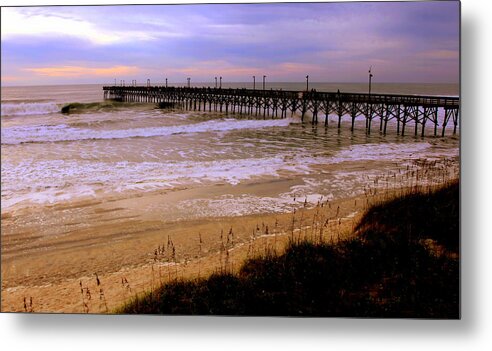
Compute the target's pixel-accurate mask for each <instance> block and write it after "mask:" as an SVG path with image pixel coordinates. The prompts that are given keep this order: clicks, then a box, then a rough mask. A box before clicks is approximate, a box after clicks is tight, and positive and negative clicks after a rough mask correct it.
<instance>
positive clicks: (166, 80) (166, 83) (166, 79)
mask: <svg viewBox="0 0 492 351" xmlns="http://www.w3.org/2000/svg"><path fill="white" fill-rule="evenodd" d="M166 88H167V78H166Z"/></svg>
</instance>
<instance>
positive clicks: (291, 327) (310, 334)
mask: <svg viewBox="0 0 492 351" xmlns="http://www.w3.org/2000/svg"><path fill="white" fill-rule="evenodd" d="M132 2H133V3H136V1H128V2H126V3H132ZM163 2H165V3H182V2H183V1H176V0H174V1H173V0H171V1H166V0H164V1H158V0H144V1H143V3H148V4H150V3H157V4H158V3H163ZM188 2H194V3H197V2H207V3H212V2H225V1H213V0H210V1H199V0H194V1H188ZM230 2H241V1H230ZM248 2H258V1H253V0H249V1H248ZM271 2H273V1H271ZM98 3H99V4H100V3H103V4H116V3H125V2H124V1H121V0H120V1H118V0H99V1H98V0H92V1H80V0H79V1H67V0H65V1H63V0H61V1H58V0H51V1H50V0H44V1H42V0H39V1H22V0H21V1H19V0H0V4H1V5H2V6H5V5H39V4H50V5H55V4H98ZM487 3H488V2H487V1H483V0H463V1H462V47H461V49H462V128H461V131H462V134H461V137H462V178H461V180H462V199H461V201H462V202H461V208H462V240H463V243H462V255H463V258H462V278H463V286H462V291H463V301H462V320H461V321H425V320H360V319H288V318H221V317H208V318H205V317H198V318H197V317H151V316H148V317H147V316H81V315H67V316H65V315H22V314H0V343H1V345H2V349H4V350H24V349H31V350H45V349H49V350H53V349H70V350H85V351H87V350H96V349H107V350H108V349H109V350H115V351H120V350H152V349H156V350H158V349H163V350H165V349H168V350H169V349H170V350H179V351H181V350H188V349H190V350H200V351H201V350H214V351H215V350H220V349H227V350H231V351H236V350H249V351H255V350H257V349H269V350H275V349H281V350H286V349H287V350H300V351H303V350H306V349H309V350H310V349H318V348H323V349H326V350H330V349H333V350H364V351H365V350H378V351H382V350H392V351H393V350H412V351H415V350H421V349H424V350H427V349H432V350H446V351H451V350H460V351H463V350H484V349H489V350H490V349H491V348H490V347H491V345H492V328H491V323H490V319H491V317H490V315H491V314H492V309H491V300H492V289H491V281H490V278H491V276H492V273H491V272H490V267H492V262H491V257H492V254H490V253H489V252H488V251H489V250H490V249H492V244H491V241H492V240H491V237H492V230H491V228H492V223H491V219H492V216H491V210H490V209H491V208H492V205H490V199H492V194H491V192H490V185H489V184H490V182H491V181H492V177H491V173H490V170H491V166H490V160H491V156H490V151H492V148H491V145H490V140H492V138H491V137H490V133H491V132H492V125H491V124H492V113H491V111H490V107H489V104H490V101H491V98H490V92H491V90H492V89H490V87H489V85H490V84H491V82H489V81H487V80H486V79H489V80H490V79H491V78H492V74H491V73H492V72H491V68H490V67H491V65H492V55H491V46H490V43H491V42H492V40H491V39H490V38H491V35H492V30H491V23H492V21H491V20H490V8H489V6H486V5H487ZM487 108H488V109H487Z"/></svg>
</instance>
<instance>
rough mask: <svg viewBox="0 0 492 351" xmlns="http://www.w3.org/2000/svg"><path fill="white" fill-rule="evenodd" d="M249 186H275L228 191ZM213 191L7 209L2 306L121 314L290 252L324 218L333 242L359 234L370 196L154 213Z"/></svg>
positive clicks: (325, 234)
mask: <svg viewBox="0 0 492 351" xmlns="http://www.w3.org/2000/svg"><path fill="white" fill-rule="evenodd" d="M242 186H245V187H249V189H248V190H250V191H251V188H252V187H255V186H256V187H258V189H255V191H256V192H268V191H270V190H271V187H272V184H262V185H260V184H256V185H255V184H249V185H241V186H236V187H229V189H227V190H228V191H229V192H230V191H231V190H234V191H235V192H241V191H242V189H241V187H242ZM215 187H216V188H221V189H220V191H222V192H223V191H225V190H226V189H224V186H222V187H220V186H215ZM211 191H212V189H206V188H200V189H189V190H181V191H172V192H165V191H155V192H145V193H136V194H135V196H133V197H128V196H125V197H121V196H120V197H118V196H114V197H106V198H104V199H101V198H98V199H87V200H84V201H77V202H72V203H60V204H56V205H53V206H41V205H38V206H35V205H33V206H32V207H30V208H28V209H19V210H17V211H11V212H4V213H2V232H3V233H2V305H1V307H2V311H5V312H8V311H25V310H27V311H30V310H33V311H35V312H64V313H67V312H69V313H85V312H89V313H98V312H111V311H112V310H113V309H114V308H116V307H118V306H120V305H121V304H122V303H124V302H125V301H127V300H128V299H129V298H131V297H132V296H135V295H136V294H139V293H142V292H145V291H149V290H151V289H152V288H153V287H156V286H157V285H158V283H162V282H165V281H169V280H174V279H177V278H178V279H180V278H197V277H205V276H207V275H210V274H211V273H213V272H215V271H218V270H221V269H226V268H227V269H233V270H234V269H237V268H238V267H239V266H240V265H241V262H243V261H244V260H245V259H246V258H248V257H253V256H255V255H258V254H261V253H264V252H265V250H268V249H273V248H276V249H277V250H282V248H283V247H285V245H286V244H287V243H288V241H289V239H292V238H294V239H297V238H299V237H300V236H302V237H304V236H307V237H311V238H312V236H313V235H314V234H313V233H314V232H319V225H321V224H314V223H315V222H316V223H323V224H324V229H323V240H338V239H339V238H340V237H344V236H346V235H348V234H349V233H351V232H352V228H353V226H354V224H356V223H357V221H358V219H359V218H360V215H361V214H362V212H363V210H364V208H365V207H366V206H367V204H368V201H369V197H367V196H362V197H356V198H349V199H344V200H337V201H331V202H328V201H326V200H325V201H323V202H322V203H321V204H320V205H319V206H316V207H315V208H311V209H307V208H306V209H300V210H297V211H296V212H295V214H294V213H293V212H294V211H292V212H290V213H283V214H263V215H247V216H238V217H208V218H201V219H196V220H181V221H174V222H172V221H168V220H162V219H161V218H162V217H161V216H160V215H159V213H158V212H152V211H146V210H145V209H146V208H148V206H147V205H148V204H152V203H154V202H156V201H157V202H160V201H176V200H178V199H179V198H182V197H185V196H186V197H188V196H199V194H198V193H196V192H203V193H207V192H209V193H210V192H211ZM216 191H219V190H216ZM293 208H294V207H293ZM313 217H316V221H313ZM293 220H294V224H293ZM313 224H314V225H315V226H316V225H318V228H314V229H313ZM231 230H232V233H231ZM200 238H201V239H200ZM200 240H201V243H200ZM317 240H319V238H318V239H317ZM170 243H172V244H171V245H170ZM172 246H174V248H175V257H173V254H172ZM96 273H97V279H96ZM98 280H99V283H100V285H98V284H97V282H98ZM87 288H88V291H89V292H87ZM31 298H32V307H31V305H30V301H31ZM24 299H26V304H27V306H24ZM84 303H85V305H84Z"/></svg>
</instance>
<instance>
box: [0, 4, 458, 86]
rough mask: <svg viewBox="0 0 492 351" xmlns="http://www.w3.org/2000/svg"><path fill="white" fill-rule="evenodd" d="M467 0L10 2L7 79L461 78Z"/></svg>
mask: <svg viewBox="0 0 492 351" xmlns="http://www.w3.org/2000/svg"><path fill="white" fill-rule="evenodd" d="M459 25H460V24H459V2H455V1H427V2H408V3H405V2H368V3H364V2H354V3H350V2H349V3H282V4H280V3H277V4H274V3H270V4H222V5H220V4H209V5H205V4H201V5H148V6H66V7H2V9H1V59H2V61H1V78H2V81H1V83H2V86H5V85H42V84H82V83H101V84H107V83H111V82H113V83H114V81H115V79H116V81H117V82H118V84H119V82H120V81H121V80H123V79H124V80H125V81H126V82H131V81H132V80H134V79H136V80H137V82H138V83H140V84H143V83H145V82H146V81H147V79H150V80H151V82H163V81H164V79H165V78H168V80H169V82H180V83H185V82H186V79H187V78H188V77H190V78H191V80H192V82H213V81H214V77H216V76H217V77H218V76H222V77H223V81H224V82H226V81H230V82H245V81H251V80H252V76H256V79H257V81H260V79H261V77H262V76H263V75H267V77H268V80H269V81H272V82H273V81H276V82H301V81H304V80H305V76H306V75H309V77H310V78H309V79H310V81H312V82H365V81H366V80H367V75H368V69H369V67H372V73H373V74H374V78H373V81H374V82H409V83H458V82H459Z"/></svg>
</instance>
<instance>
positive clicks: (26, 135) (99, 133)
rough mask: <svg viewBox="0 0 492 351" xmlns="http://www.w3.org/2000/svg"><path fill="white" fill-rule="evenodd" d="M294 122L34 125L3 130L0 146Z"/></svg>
mask: <svg viewBox="0 0 492 351" xmlns="http://www.w3.org/2000/svg"><path fill="white" fill-rule="evenodd" d="M292 122H294V120H293V119H276V120H237V119H222V120H211V121H207V122H202V123H195V124H185V125H176V126H166V127H149V128H134V129H119V130H93V129H83V128H73V127H70V126H68V125H66V124H59V125H55V126H50V125H37V126H24V127H8V128H2V144H22V143H43V142H62V141H76V140H98V139H124V138H136V137H157V136H168V135H175V134H188V133H203V132H228V131H232V130H238V129H258V128H268V127H282V126H288V125H289V124H290V123H292Z"/></svg>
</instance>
